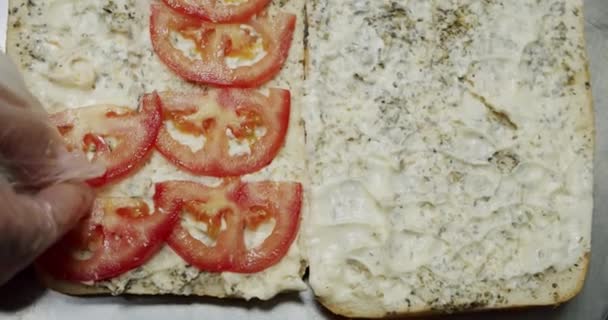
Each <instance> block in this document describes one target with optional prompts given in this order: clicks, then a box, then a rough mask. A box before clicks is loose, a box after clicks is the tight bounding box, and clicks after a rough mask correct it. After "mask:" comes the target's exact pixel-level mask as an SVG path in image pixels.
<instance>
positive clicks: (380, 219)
mask: <svg viewBox="0 0 608 320" xmlns="http://www.w3.org/2000/svg"><path fill="white" fill-rule="evenodd" d="M581 7H582V6H581V2H580V1H565V0H555V1H536V0H522V1H493V0H491V1H455V0H454V1H451V0H446V1H414V0H412V1H402V2H394V1H393V2H391V3H390V4H388V3H379V2H377V1H371V0H353V1H345V2H341V3H340V4H339V5H338V4H335V2H331V1H326V0H315V1H312V4H311V6H310V7H309V15H310V17H309V18H310V19H309V21H310V26H309V38H308V43H309V55H310V57H309V58H310V59H309V65H308V69H309V77H308V82H307V96H308V101H307V109H306V114H305V119H306V121H307V134H308V147H309V153H310V157H309V158H310V159H311V163H310V172H311V174H312V177H311V178H312V189H313V193H312V194H313V196H312V200H311V203H312V210H311V215H312V216H311V218H310V224H309V225H308V226H307V237H306V239H307V244H308V253H309V260H310V281H311V285H312V287H313V289H314V290H315V293H316V294H317V295H319V296H321V297H322V298H323V300H324V301H325V302H326V303H328V304H329V305H334V306H344V307H347V306H353V305H365V307H362V309H360V310H366V312H378V313H372V314H379V315H382V314H383V312H389V311H390V312H395V311H399V312H407V311H415V310H427V309H429V308H440V309H442V310H445V309H449V308H450V306H451V307H452V308H458V306H467V305H469V306H470V305H471V304H473V303H476V304H478V305H481V306H486V305H499V304H503V305H508V303H509V302H508V301H505V299H504V296H505V295H506V293H507V292H511V291H518V290H519V291H522V292H523V291H525V290H532V289H533V288H534V287H537V286H539V281H538V280H535V279H534V275H537V274H540V273H543V272H546V271H547V270H552V271H555V272H560V271H563V270H568V269H569V268H571V267H573V266H575V264H576V263H577V262H578V261H579V260H580V259H581V258H582V257H583V256H584V255H585V253H587V252H589V250H590V225H591V221H590V219H591V212H592V149H593V122H592V110H591V109H590V108H589V107H588V106H589V105H590V101H589V98H588V92H587V90H588V88H586V86H588V83H587V84H586V83H585V81H587V80H586V70H585V53H584V49H583V48H584V46H583V42H582V41H583V38H582V34H583V32H582V26H581V23H580V21H581V20H580V17H578V16H579V15H581V14H582V13H581V12H580V10H579V9H580V8H581ZM488 292H492V293H488ZM496 292H499V293H500V294H498V295H495V293H496ZM346 310H348V308H347V309H346ZM370 310H373V311H370ZM353 312H354V311H353ZM357 314H358V313H357Z"/></svg>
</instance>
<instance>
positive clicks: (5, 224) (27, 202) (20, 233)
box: [0, 53, 103, 285]
mask: <svg viewBox="0 0 608 320" xmlns="http://www.w3.org/2000/svg"><path fill="white" fill-rule="evenodd" d="M47 117H48V116H47V114H46V112H45V111H44V109H43V108H42V106H41V105H40V103H39V102H38V101H37V100H36V99H35V98H34V97H33V96H32V95H31V94H30V93H29V91H28V90H27V88H26V86H25V84H24V82H23V80H22V78H21V76H20V75H19V72H18V71H17V69H16V68H15V67H14V66H13V65H12V63H11V62H10V60H9V59H8V57H7V56H5V55H4V54H2V53H0V285H1V284H3V283H4V282H6V281H7V280H8V279H10V278H11V277H12V276H13V275H15V274H16V273H17V272H19V271H20V270H21V269H23V268H25V267H26V266H27V265H28V264H30V263H31V262H32V261H33V260H34V259H35V258H36V257H37V256H38V255H39V254H41V253H42V252H43V251H44V250H45V249H46V248H48V247H49V246H50V245H51V244H53V243H54V242H55V241H57V240H58V239H59V238H60V237H61V236H63V235H64V234H65V233H66V232H67V231H68V230H69V229H70V228H71V227H72V226H74V224H75V223H76V222H77V221H78V220H79V219H80V218H81V217H82V216H83V215H84V214H86V213H87V211H88V210H89V209H90V206H91V203H92V201H93V192H92V190H91V189H90V188H89V187H88V186H86V185H85V184H84V183H83V182H82V181H84V180H86V179H89V178H92V177H95V176H98V175H99V174H100V173H101V172H103V168H98V167H96V166H93V165H91V164H89V162H88V161H87V160H86V159H85V158H84V155H83V154H78V153H70V152H68V151H67V150H66V148H65V146H64V144H63V142H62V138H61V137H60V136H59V133H58V132H57V130H56V129H55V128H53V127H52V126H51V125H50V124H49V123H48V120H47Z"/></svg>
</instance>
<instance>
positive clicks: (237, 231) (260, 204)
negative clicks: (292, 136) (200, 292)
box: [156, 180, 302, 273]
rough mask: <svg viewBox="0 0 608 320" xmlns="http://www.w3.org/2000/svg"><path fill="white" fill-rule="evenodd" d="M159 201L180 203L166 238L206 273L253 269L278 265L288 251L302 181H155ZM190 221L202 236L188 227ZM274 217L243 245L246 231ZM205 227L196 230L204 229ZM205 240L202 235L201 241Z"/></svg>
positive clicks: (296, 223)
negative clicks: (259, 237)
mask: <svg viewBox="0 0 608 320" xmlns="http://www.w3.org/2000/svg"><path fill="white" fill-rule="evenodd" d="M156 188H157V192H158V194H160V199H161V200H160V203H165V202H166V203H168V204H171V203H174V202H176V201H178V202H180V203H183V204H184V206H183V208H182V223H181V224H178V225H177V226H176V227H175V229H174V231H173V233H172V235H171V236H170V237H169V239H168V240H167V242H168V243H169V245H170V246H171V248H173V250H175V251H176V252H177V253H178V254H179V255H180V256H181V257H182V258H183V259H184V260H186V261H187V262H188V263H189V264H191V265H193V266H196V267H197V268H199V269H201V270H204V271H209V272H224V271H229V272H236V273H256V272H260V271H262V270H265V269H267V268H269V267H271V266H273V265H275V264H277V263H278V262H279V261H280V260H281V259H282V258H283V257H284V256H285V254H287V252H288V250H289V248H290V247H291V244H292V243H293V241H294V240H295V238H296V236H297V233H298V228H299V224H300V210H301V206H302V185H301V184H299V183H295V182H269V181H265V182H252V183H249V182H240V181H238V180H229V181H226V182H224V183H223V184H222V185H221V186H219V187H208V186H204V185H201V184H197V183H194V182H186V181H168V182H163V183H160V184H157V186H156ZM187 220H190V221H192V220H193V221H195V224H198V225H199V226H202V225H204V228H200V229H197V230H198V231H197V232H198V233H203V234H204V237H205V238H201V236H200V235H198V236H197V234H196V233H195V232H194V231H193V229H192V228H191V227H190V228H189V227H188V225H189V224H190V225H191V224H192V223H191V222H190V223H186V222H185V221H187ZM271 220H274V228H273V229H272V231H271V232H270V235H268V236H267V237H266V238H265V239H264V240H263V241H262V242H261V243H260V244H257V245H255V246H254V247H248V246H247V245H246V243H245V231H246V230H250V231H255V230H256V229H258V228H259V226H260V225H261V224H262V223H265V222H269V221H271ZM203 229H204V231H201V230H203ZM205 239H207V240H206V241H205Z"/></svg>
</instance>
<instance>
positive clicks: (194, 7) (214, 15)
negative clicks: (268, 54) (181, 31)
mask: <svg viewBox="0 0 608 320" xmlns="http://www.w3.org/2000/svg"><path fill="white" fill-rule="evenodd" d="M163 1H164V2H165V3H166V4H167V5H168V6H170V7H172V8H173V9H175V10H177V11H179V12H181V13H183V14H187V15H193V16H196V17H198V18H201V19H205V20H210V21H213V22H234V21H245V20H247V19H249V18H251V16H253V15H254V14H256V13H258V12H260V11H262V9H264V7H265V6H266V5H267V4H268V3H269V2H270V0H229V1H226V0H163Z"/></svg>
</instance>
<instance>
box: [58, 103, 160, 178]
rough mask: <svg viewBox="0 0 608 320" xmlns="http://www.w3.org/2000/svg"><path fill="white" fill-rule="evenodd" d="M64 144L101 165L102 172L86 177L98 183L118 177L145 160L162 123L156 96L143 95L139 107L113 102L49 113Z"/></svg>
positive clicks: (126, 173) (129, 171)
mask: <svg viewBox="0 0 608 320" xmlns="http://www.w3.org/2000/svg"><path fill="white" fill-rule="evenodd" d="M50 120H51V123H52V124H53V125H55V126H56V127H57V129H58V130H59V133H60V134H61V135H62V136H63V138H64V140H65V142H66V144H67V145H68V148H69V149H71V150H74V149H77V150H82V151H84V152H85V153H87V155H88V156H89V158H90V160H91V161H93V162H97V163H100V164H101V165H103V166H105V168H106V170H105V172H104V174H103V175H101V176H100V177H97V178H93V179H91V180H89V181H88V182H89V184H90V185H92V186H101V185H104V184H107V183H110V182H114V181H116V180H117V179H120V178H122V177H124V176H126V175H128V174H129V173H131V172H132V171H133V170H134V169H136V168H138V166H139V165H140V164H141V163H142V162H143V161H144V160H145V158H146V156H147V155H148V154H149V153H150V151H151V150H152V147H153V146H154V142H155V140H156V137H157V135H158V130H159V129H160V126H161V124H162V118H161V108H160V99H159V97H158V95H157V94H156V93H153V94H148V95H145V96H144V97H143V99H142V102H141V107H140V111H139V112H136V111H133V110H132V109H130V108H126V107H117V106H108V105H104V106H92V107H84V108H79V109H71V110H66V111H63V112H60V113H56V114H53V115H51V116H50Z"/></svg>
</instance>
